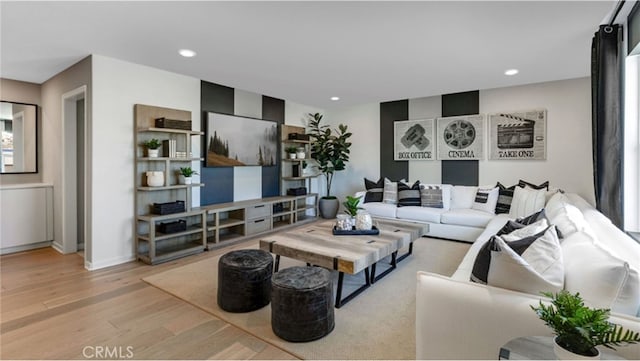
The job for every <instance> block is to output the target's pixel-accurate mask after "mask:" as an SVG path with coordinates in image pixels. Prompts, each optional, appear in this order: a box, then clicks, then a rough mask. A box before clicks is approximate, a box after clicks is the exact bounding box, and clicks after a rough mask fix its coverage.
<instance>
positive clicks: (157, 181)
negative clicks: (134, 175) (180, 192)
mask: <svg viewBox="0 0 640 361" xmlns="http://www.w3.org/2000/svg"><path fill="white" fill-rule="evenodd" d="M145 174H146V176H147V185H148V186H149V187H162V186H163V185H164V172H161V171H149V172H146V173H145Z"/></svg>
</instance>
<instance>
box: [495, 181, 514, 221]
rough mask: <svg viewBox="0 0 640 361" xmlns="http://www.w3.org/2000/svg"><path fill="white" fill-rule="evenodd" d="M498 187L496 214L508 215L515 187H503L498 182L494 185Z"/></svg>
mask: <svg viewBox="0 0 640 361" xmlns="http://www.w3.org/2000/svg"><path fill="white" fill-rule="evenodd" d="M496 187H498V203H497V204H496V214H500V213H509V210H510V209H511V202H512V201H513V191H514V190H515V189H516V185H515V184H514V185H512V186H511V187H508V188H507V187H505V186H504V185H502V184H501V183H500V182H498V183H497V184H496Z"/></svg>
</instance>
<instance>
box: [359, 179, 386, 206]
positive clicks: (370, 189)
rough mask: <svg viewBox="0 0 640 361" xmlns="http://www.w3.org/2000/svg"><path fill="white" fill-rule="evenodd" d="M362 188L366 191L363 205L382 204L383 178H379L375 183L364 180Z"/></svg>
mask: <svg viewBox="0 0 640 361" xmlns="http://www.w3.org/2000/svg"><path fill="white" fill-rule="evenodd" d="M364 187H365V188H366V189H367V193H366V194H365V195H364V202H363V203H369V202H382V195H383V192H384V178H380V179H379V180H378V181H377V182H374V181H370V180H368V179H367V178H365V179H364Z"/></svg>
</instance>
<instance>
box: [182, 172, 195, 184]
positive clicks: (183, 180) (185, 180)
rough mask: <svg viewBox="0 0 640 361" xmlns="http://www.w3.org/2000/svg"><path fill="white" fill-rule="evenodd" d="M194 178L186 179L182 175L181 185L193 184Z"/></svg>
mask: <svg viewBox="0 0 640 361" xmlns="http://www.w3.org/2000/svg"><path fill="white" fill-rule="evenodd" d="M191 179H192V178H191V177H185V176H183V175H182V174H181V175H180V184H191V183H192V180H191Z"/></svg>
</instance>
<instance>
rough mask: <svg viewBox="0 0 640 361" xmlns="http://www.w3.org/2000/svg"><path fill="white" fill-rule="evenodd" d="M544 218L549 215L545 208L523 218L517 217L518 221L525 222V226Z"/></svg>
mask: <svg viewBox="0 0 640 361" xmlns="http://www.w3.org/2000/svg"><path fill="white" fill-rule="evenodd" d="M543 218H547V215H546V213H545V211H544V208H542V209H541V210H539V211H537V212H536V213H534V214H531V215H528V216H526V217H522V218H518V219H516V222H518V223H520V224H524V225H525V226H527V225H530V224H532V223H535V222H537V221H539V220H541V219H543Z"/></svg>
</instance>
